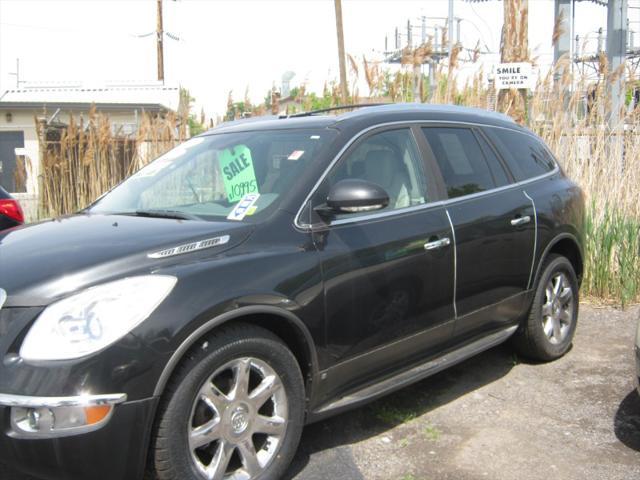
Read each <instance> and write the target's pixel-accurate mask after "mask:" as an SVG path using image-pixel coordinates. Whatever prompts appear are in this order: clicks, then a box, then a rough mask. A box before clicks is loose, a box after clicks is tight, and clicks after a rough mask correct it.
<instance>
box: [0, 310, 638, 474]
mask: <svg viewBox="0 0 640 480" xmlns="http://www.w3.org/2000/svg"><path fill="white" fill-rule="evenodd" d="M639 317H640V308H638V307H634V308H630V309H628V310H626V311H620V310H614V309H610V308H594V307H589V306H582V309H581V313H580V317H579V326H578V330H577V334H576V339H575V342H574V348H573V349H572V350H571V351H570V352H569V354H568V355H566V356H565V357H564V358H562V359H560V360H558V361H556V362H553V363H550V364H532V363H528V362H525V361H523V360H521V359H519V358H517V357H516V356H515V355H514V354H513V353H512V351H511V350H510V349H509V347H508V346H507V345H504V346H500V347H497V348H494V349H492V350H490V351H488V352H485V353H484V354H482V355H479V356H477V357H474V358H472V359H470V360H468V361H466V362H464V363H462V364H460V365H458V366H456V367H453V368H451V369H449V370H447V371H444V372H442V373H440V374H438V375H436V376H433V377H431V378H428V379H426V380H424V381H422V382H420V383H418V384H416V385H413V386H411V387H408V388H406V389H404V390H401V391H399V392H396V393H394V394H391V395H390V396H388V397H386V398H384V399H381V400H379V401H377V402H374V403H372V404H370V405H369V406H366V407H363V408H360V409H358V410H355V411H352V412H349V413H346V414H343V415H340V416H338V417H335V418H332V419H330V420H327V421H324V422H320V423H317V424H314V425H311V426H309V427H307V428H306V429H305V432H304V435H303V440H302V443H301V445H300V449H299V451H298V455H297V456H296V458H295V460H294V462H293V465H292V468H291V469H290V472H289V476H288V480H321V479H322V480H324V479H332V480H360V479H367V480H378V479H379V480H435V479H438V480H439V479H444V480H447V479H450V480H473V479H485V478H486V479H492V480H502V479H505V480H506V479H508V480H513V479H518V480H538V479H540V480H549V479H562V480H565V479H566V480H572V479H576V480H577V479H579V480H583V479H598V480H600V479H601V480H613V479H616V480H617V479H620V480H622V479H624V480H631V479H640V398H639V397H638V394H637V393H636V390H635V385H634V374H635V373H634V354H633V342H634V334H635V326H636V323H637V320H638V318H639ZM0 479H2V480H9V479H10V480H25V479H24V478H20V477H19V476H14V475H12V474H10V473H8V472H6V471H3V469H2V467H1V466H0Z"/></svg>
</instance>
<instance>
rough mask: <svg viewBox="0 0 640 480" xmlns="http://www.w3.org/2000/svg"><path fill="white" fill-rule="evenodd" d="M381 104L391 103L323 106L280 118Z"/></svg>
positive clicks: (378, 104) (307, 115) (309, 115)
mask: <svg viewBox="0 0 640 480" xmlns="http://www.w3.org/2000/svg"><path fill="white" fill-rule="evenodd" d="M380 105H391V103H356V104H355V105H338V106H337V107H330V108H321V109H320V110H311V111H310V112H300V113H293V114H291V115H280V117H279V118H295V117H311V116H313V115H318V114H321V113H327V112H334V111H338V110H351V109H354V108H364V107H379V106H380Z"/></svg>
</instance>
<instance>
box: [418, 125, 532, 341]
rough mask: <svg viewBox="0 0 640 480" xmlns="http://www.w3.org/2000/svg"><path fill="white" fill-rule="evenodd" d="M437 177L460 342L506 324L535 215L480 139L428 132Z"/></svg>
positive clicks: (462, 130) (514, 306)
mask: <svg viewBox="0 0 640 480" xmlns="http://www.w3.org/2000/svg"><path fill="white" fill-rule="evenodd" d="M423 133H424V135H425V137H426V139H427V141H428V143H429V147H430V148H431V151H432V154H433V155H434V157H435V161H436V163H437V165H438V167H439V169H440V171H441V173H442V179H443V182H444V184H445V187H446V190H447V194H448V197H449V201H448V202H447V212H448V214H449V216H450V218H451V222H452V223H453V227H454V230H455V239H456V257H457V271H456V274H457V285H456V287H457V288H456V309H457V316H458V320H457V321H456V328H455V337H456V339H457V340H464V338H465V337H470V336H475V335H477V334H480V333H482V332H483V331H486V330H494V329H498V328H502V327H504V326H506V325H507V324H510V323H513V321H514V319H517V318H518V316H519V314H520V311H521V310H522V306H523V300H524V292H525V291H526V289H527V285H528V283H529V277H530V275H531V264H532V260H533V249H534V239H535V213H534V209H533V205H532V202H531V200H530V199H529V198H528V197H527V196H526V195H525V193H524V192H523V191H522V189H520V188H518V187H517V186H513V187H510V186H509V185H510V184H512V183H513V179H512V178H511V177H510V176H509V174H508V172H507V171H506V170H505V169H504V165H503V164H502V162H501V161H500V160H499V159H498V157H497V156H496V155H495V152H494V151H493V150H492V149H491V148H490V146H489V144H488V143H487V142H486V140H485V139H484V137H482V135H481V134H480V133H479V132H476V131H474V130H473V129H471V128H466V127H449V126H447V127H427V128H423Z"/></svg>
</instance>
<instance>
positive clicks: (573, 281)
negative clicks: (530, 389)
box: [513, 254, 579, 362]
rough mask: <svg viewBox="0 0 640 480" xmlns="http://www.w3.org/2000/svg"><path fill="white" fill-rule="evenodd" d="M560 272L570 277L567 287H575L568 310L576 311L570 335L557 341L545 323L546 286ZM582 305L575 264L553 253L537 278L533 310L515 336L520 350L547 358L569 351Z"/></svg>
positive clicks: (569, 330) (522, 353) (531, 355)
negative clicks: (553, 338)
mask: <svg viewBox="0 0 640 480" xmlns="http://www.w3.org/2000/svg"><path fill="white" fill-rule="evenodd" d="M558 274H564V278H565V279H566V280H568V285H567V287H568V288H571V292H572V298H573V301H572V306H571V308H567V310H568V311H571V313H572V321H571V323H570V324H569V326H568V327H567V330H566V336H564V338H562V340H561V341H556V343H553V342H552V340H551V339H550V338H549V337H548V335H547V334H546V333H545V330H544V327H543V320H544V316H543V305H544V304H545V300H546V297H547V294H546V287H547V285H548V284H549V282H550V281H551V280H552V278H554V277H556V276H557V275H558ZM578 306H579V288H578V279H577V277H576V273H575V270H574V269H573V265H572V264H571V262H570V261H569V260H568V259H567V258H566V257H563V256H561V255H556V254H551V255H549V257H548V258H547V259H546V261H545V263H544V265H543V267H542V269H541V273H540V275H539V278H538V280H537V282H536V290H535V295H534V298H533V303H532V305H531V310H530V311H529V314H528V315H527V317H526V318H525V319H524V320H523V322H522V323H521V324H520V327H519V328H518V330H517V332H516V334H515V335H514V337H513V344H514V346H515V348H516V351H517V352H518V353H519V354H521V355H522V356H524V357H527V358H530V359H532V360H539V361H543V362H549V361H552V360H555V359H557V358H560V357H562V356H563V355H564V354H565V353H567V352H568V351H569V349H570V348H571V345H572V342H573V336H574V334H575V331H576V326H577V323H578Z"/></svg>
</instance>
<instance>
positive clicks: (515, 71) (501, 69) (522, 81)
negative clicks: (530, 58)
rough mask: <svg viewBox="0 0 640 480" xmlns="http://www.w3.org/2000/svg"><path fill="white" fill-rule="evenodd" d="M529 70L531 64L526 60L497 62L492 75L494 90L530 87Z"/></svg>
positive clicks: (531, 79)
mask: <svg viewBox="0 0 640 480" xmlns="http://www.w3.org/2000/svg"><path fill="white" fill-rule="evenodd" d="M531 70H532V69H531V64H530V63H526V62H519V63H498V64H497V65H496V70H495V75H494V79H495V87H496V90H504V89H507V88H531V85H532V83H533V76H532V74H531Z"/></svg>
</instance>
